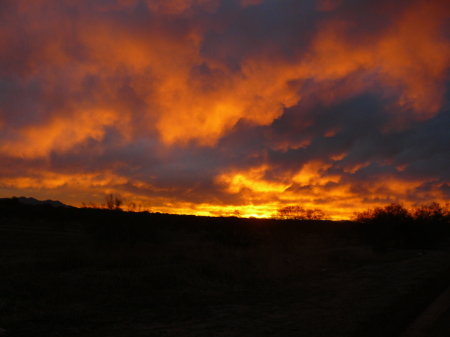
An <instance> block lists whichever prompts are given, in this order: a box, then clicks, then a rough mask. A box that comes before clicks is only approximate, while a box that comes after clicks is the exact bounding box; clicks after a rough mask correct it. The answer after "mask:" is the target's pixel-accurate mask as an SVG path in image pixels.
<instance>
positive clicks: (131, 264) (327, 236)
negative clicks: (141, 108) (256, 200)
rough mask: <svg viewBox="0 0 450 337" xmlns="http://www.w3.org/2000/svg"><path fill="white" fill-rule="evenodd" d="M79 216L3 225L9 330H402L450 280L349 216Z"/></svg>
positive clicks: (0, 242) (17, 219)
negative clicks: (376, 241) (376, 247)
mask: <svg viewBox="0 0 450 337" xmlns="http://www.w3.org/2000/svg"><path fill="white" fill-rule="evenodd" d="M78 211H79V212H84V213H83V214H82V216H80V215H79V213H76V212H78ZM70 212H72V213H71V214H72V215H71V217H69V218H67V217H65V218H61V217H58V216H40V215H39V214H38V215H36V213H32V216H33V217H34V218H32V217H29V216H28V217H27V216H21V215H20V216H19V215H17V214H16V215H15V216H4V217H3V218H1V219H0V258H1V260H0V328H2V329H5V330H7V332H6V333H5V334H4V335H8V336H112V337H115V336H327V337H328V336H346V337H347V336H350V337H351V336H399V335H400V334H401V333H402V331H404V330H405V329H406V327H407V326H408V325H409V324H410V323H411V322H412V321H413V320H414V318H415V317H416V316H417V315H419V314H420V313H421V312H422V311H423V310H424V309H425V308H426V307H427V306H428V305H429V304H430V303H431V301H432V300H433V299H434V298H435V297H436V296H437V295H438V294H439V293H440V292H442V291H443V290H444V289H445V288H446V287H447V286H449V283H450V271H449V269H448V268H449V261H450V252H449V251H448V250H447V249H446V248H445V247H444V248H443V247H441V248H439V249H434V250H427V251H425V250H388V251H387V252H384V253H382V254H381V253H376V252H374V251H373V249H372V247H370V246H368V245H364V242H361V240H360V237H359V234H358V231H357V229H356V228H355V225H354V224H351V223H333V222H324V221H317V222H294V221H293V222H290V221H275V220H256V219H232V218H229V219H213V218H211V219H209V218H196V217H182V216H168V215H167V216H166V215H156V214H153V215H152V214H141V215H130V214H128V213H126V212H113V211H99V210H71V211H70ZM70 212H69V213H70ZM102 212H103V213H102ZM30 214H31V213H30ZM77 214H78V215H77Z"/></svg>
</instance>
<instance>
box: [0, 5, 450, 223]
mask: <svg viewBox="0 0 450 337" xmlns="http://www.w3.org/2000/svg"><path fill="white" fill-rule="evenodd" d="M0 50H1V52H0V197H11V196H13V195H14V196H28V197H35V198H38V199H41V200H45V199H53V200H60V201H62V202H64V203H66V204H70V205H74V206H80V205H81V203H82V202H90V201H92V202H96V203H101V202H103V201H104V197H105V195H106V194H110V193H112V194H114V195H118V196H120V197H122V198H123V199H124V200H125V201H126V204H127V203H128V204H129V203H131V202H135V203H136V204H140V205H141V206H142V207H143V208H145V209H148V210H149V211H153V212H164V213H178V214H196V215H212V216H216V215H221V214H229V213H231V212H234V211H236V210H237V211H239V212H240V213H241V214H242V215H243V216H255V217H267V216H271V215H273V214H275V213H276V211H277V209H278V208H280V207H283V206H286V205H301V206H303V207H307V208H320V209H322V210H323V211H324V212H325V213H326V214H327V216H328V217H330V218H331V219H335V220H339V219H347V218H350V217H351V216H352V214H353V212H355V211H361V210H363V209H367V208H370V207H375V206H383V205H386V204H389V203H392V202H401V203H404V204H405V205H417V204H427V203H430V202H432V201H437V202H441V203H444V202H445V201H447V200H450V146H449V144H450V2H449V1H447V0H416V1H414V0H397V1H392V0H366V1H360V0H2V1H1V2H0Z"/></svg>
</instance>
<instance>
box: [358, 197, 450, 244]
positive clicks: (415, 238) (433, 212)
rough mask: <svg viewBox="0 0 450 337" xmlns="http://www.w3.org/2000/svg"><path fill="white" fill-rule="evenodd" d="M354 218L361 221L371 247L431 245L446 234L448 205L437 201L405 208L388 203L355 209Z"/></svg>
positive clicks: (362, 231) (365, 237)
mask: <svg viewBox="0 0 450 337" xmlns="http://www.w3.org/2000/svg"><path fill="white" fill-rule="evenodd" d="M353 220H354V221H356V222H358V223H360V224H361V225H362V226H361V233H362V234H363V237H364V239H365V240H366V241H367V242H368V243H370V244H372V245H373V246H374V249H376V250H379V251H385V250H387V249H388V248H432V247H434V246H436V245H437V244H438V243H439V242H440V241H441V240H442V239H444V238H445V237H446V236H447V235H448V234H449V222H450V211H449V205H448V204H446V205H445V206H443V207H441V206H440V205H439V204H438V203H432V204H430V205H423V206H417V207H414V208H412V209H407V208H405V207H404V206H403V205H401V204H395V203H393V204H390V205H388V206H385V207H376V208H373V209H368V210H365V211H363V212H356V213H355V214H354V217H353Z"/></svg>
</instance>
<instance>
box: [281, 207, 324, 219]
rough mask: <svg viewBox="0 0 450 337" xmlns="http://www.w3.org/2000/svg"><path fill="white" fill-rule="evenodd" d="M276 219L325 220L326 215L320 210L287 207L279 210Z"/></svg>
mask: <svg viewBox="0 0 450 337" xmlns="http://www.w3.org/2000/svg"><path fill="white" fill-rule="evenodd" d="M276 219H279V220H289V219H292V220H324V219H325V213H324V212H323V211H322V210H321V209H319V208H304V207H302V206H285V207H282V208H279V209H278V214H277V216H276Z"/></svg>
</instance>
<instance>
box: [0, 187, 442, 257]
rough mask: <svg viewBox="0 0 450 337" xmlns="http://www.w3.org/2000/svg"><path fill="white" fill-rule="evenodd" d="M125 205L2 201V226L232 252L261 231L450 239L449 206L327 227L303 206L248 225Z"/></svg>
mask: <svg viewBox="0 0 450 337" xmlns="http://www.w3.org/2000/svg"><path fill="white" fill-rule="evenodd" d="M121 205H122V203H120V199H116V198H115V197H113V196H112V195H109V196H107V199H106V202H105V206H106V207H105V206H102V207H89V206H86V207H84V208H75V207H54V206H52V205H49V204H42V205H27V204H23V203H20V202H19V201H18V200H17V198H11V199H0V224H21V225H26V226H40V227H42V226H44V227H47V228H52V229H55V230H61V231H64V230H67V229H70V230H74V229H77V228H79V229H80V230H82V231H83V232H85V233H87V234H89V235H90V236H91V237H92V238H93V239H94V240H95V241H96V242H97V243H99V244H107V245H115V244H126V245H129V246H133V245H135V244H136V242H138V241H147V242H157V241H158V240H160V233H161V232H162V231H171V230H178V229H180V230H189V231H205V232H209V233H213V232H214V233H215V234H214V233H213V234H211V235H212V237H214V240H216V241H221V242H222V241H223V242H222V243H224V244H227V245H230V246H236V245H238V246H239V245H242V246H245V245H248V244H249V243H250V242H254V241H255V240H254V237H255V235H256V236H258V235H259V234H258V232H262V231H266V232H267V233H269V234H268V235H272V234H270V233H281V232H286V233H294V232H303V233H307V232H311V231H314V232H315V233H319V234H320V235H329V234H330V233H332V232H333V233H336V235H341V234H338V232H340V233H343V232H346V233H350V232H352V233H353V234H352V235H356V236H357V237H358V238H359V239H358V240H359V241H360V242H361V243H365V244H369V245H371V246H373V247H374V249H375V250H378V251H386V250H388V249H391V248H408V249H426V248H434V247H437V246H439V245H441V244H443V243H446V242H448V239H449V238H450V206H449V204H448V203H447V204H444V205H441V204H439V203H436V202H434V203H431V204H428V205H422V206H416V207H411V208H407V207H405V206H403V205H402V204H390V205H387V206H384V207H376V208H372V209H368V210H365V211H362V212H357V213H355V214H354V217H353V218H352V221H348V222H345V223H344V222H333V221H325V220H324V219H325V213H324V212H323V211H321V210H320V209H308V208H304V207H301V206H285V207H282V208H280V209H279V211H278V214H277V216H275V217H274V218H272V219H246V218H239V217H236V216H233V217H224V218H217V217H202V216H193V215H171V214H161V213H150V212H148V211H143V212H132V211H123V210H122V208H121V207H120V206H121ZM280 220H283V221H280ZM318 220H321V221H318ZM255 233H256V234H255ZM333 235H335V234H333Z"/></svg>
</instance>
